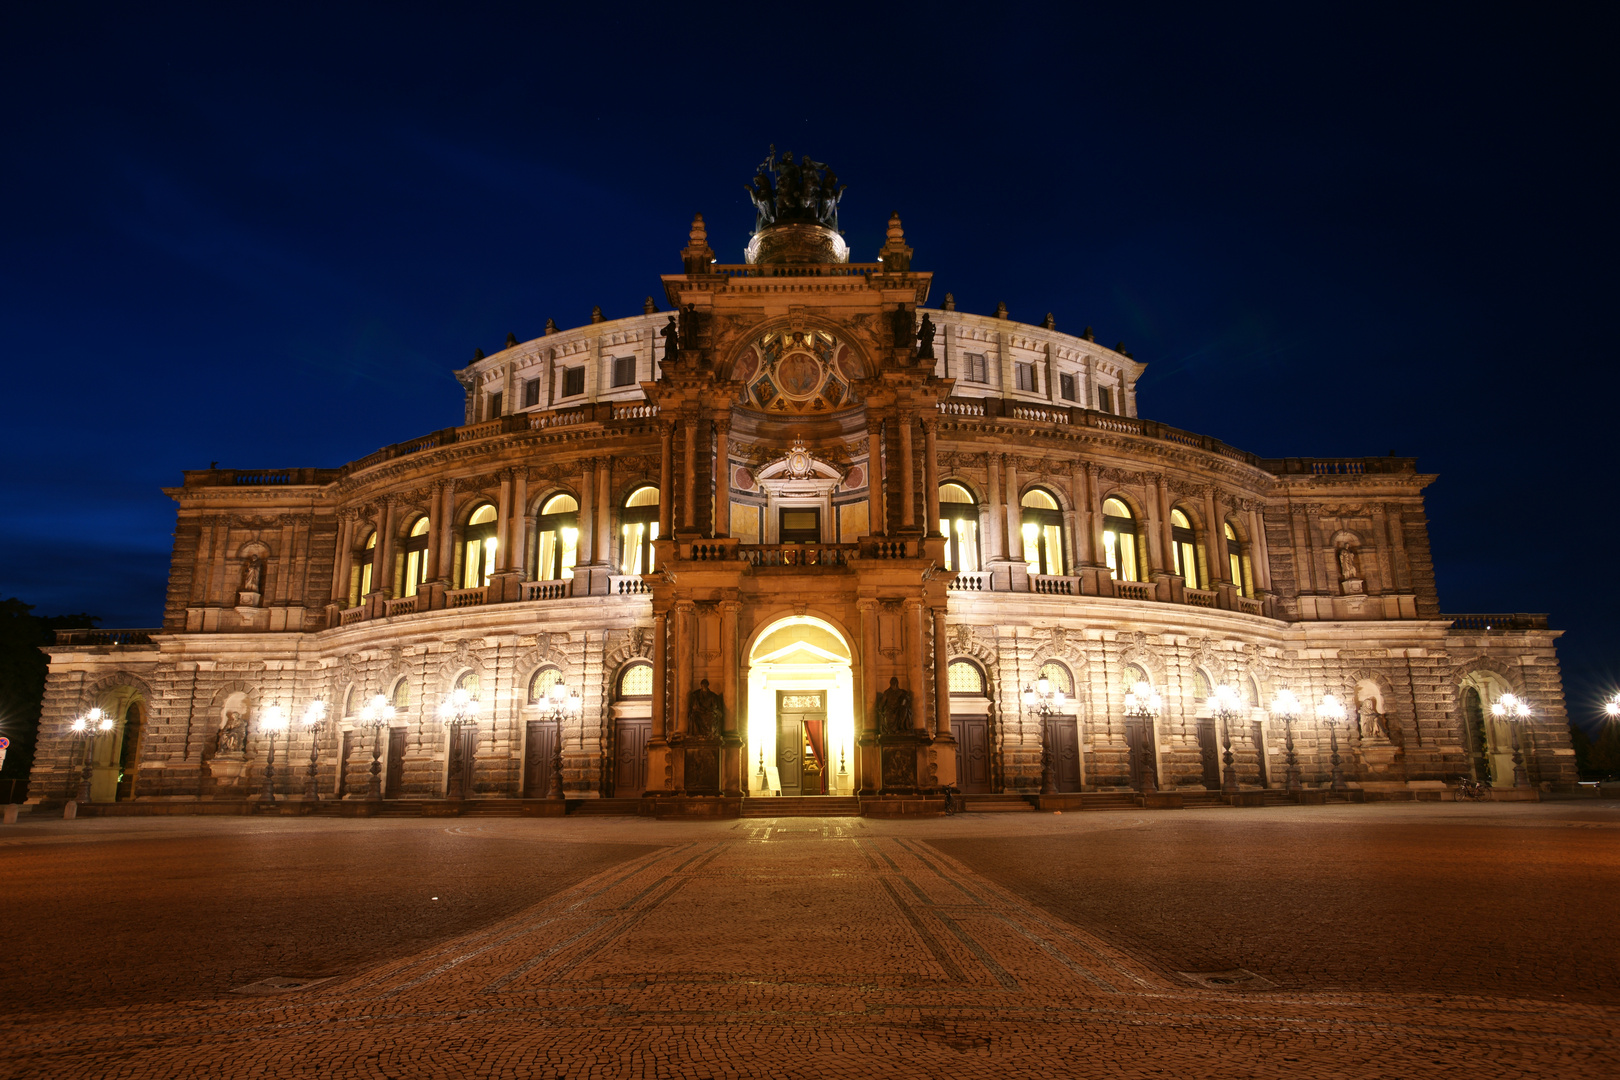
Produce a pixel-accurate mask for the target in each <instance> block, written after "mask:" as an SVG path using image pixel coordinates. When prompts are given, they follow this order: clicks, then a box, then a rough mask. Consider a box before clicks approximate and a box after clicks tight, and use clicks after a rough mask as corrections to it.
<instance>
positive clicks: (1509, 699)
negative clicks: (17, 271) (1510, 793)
mask: <svg viewBox="0 0 1620 1080" xmlns="http://www.w3.org/2000/svg"><path fill="white" fill-rule="evenodd" d="M1491 715H1492V716H1494V717H1496V718H1497V719H1498V720H1506V721H1507V722H1508V723H1510V724H1512V725H1513V786H1514V787H1516V788H1527V787H1529V786H1530V778H1529V777H1528V776H1527V775H1526V774H1525V771H1524V755H1523V754H1522V753H1520V752H1519V742H1520V737H1519V730H1520V727H1519V725H1521V724H1523V723H1524V722H1525V721H1526V720H1528V719H1530V715H1531V714H1530V705H1529V703H1528V702H1526V701H1525V700H1524V699H1523V698H1522V697H1519V696H1518V695H1517V694H1503V695H1502V696H1501V697H1499V698H1497V699H1496V700H1495V701H1493V702H1491Z"/></svg>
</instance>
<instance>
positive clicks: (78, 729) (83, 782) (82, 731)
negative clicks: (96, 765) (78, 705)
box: [68, 708, 113, 802]
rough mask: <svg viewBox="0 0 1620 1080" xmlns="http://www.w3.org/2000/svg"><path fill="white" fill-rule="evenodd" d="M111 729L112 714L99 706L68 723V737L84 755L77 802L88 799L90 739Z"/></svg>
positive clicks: (87, 800)
mask: <svg viewBox="0 0 1620 1080" xmlns="http://www.w3.org/2000/svg"><path fill="white" fill-rule="evenodd" d="M112 729H113V718H112V716H111V715H110V714H108V713H106V712H104V711H103V710H101V709H99V708H94V709H91V710H90V711H89V712H87V713H85V714H84V715H83V716H76V717H74V718H73V723H72V724H70V725H68V737H69V738H71V739H72V740H73V741H74V742H76V743H78V744H79V752H80V753H82V754H83V755H84V772H83V774H82V775H81V777H80V779H79V797H78V801H79V802H89V801H90V740H91V739H94V738H98V737H100V736H102V735H105V734H106V733H107V732H109V731H111V730H112ZM72 760H73V759H72V758H71V757H70V758H69V759H68V761H69V765H70V767H71V763H72Z"/></svg>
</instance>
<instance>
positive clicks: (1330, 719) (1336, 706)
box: [1316, 694, 1347, 724]
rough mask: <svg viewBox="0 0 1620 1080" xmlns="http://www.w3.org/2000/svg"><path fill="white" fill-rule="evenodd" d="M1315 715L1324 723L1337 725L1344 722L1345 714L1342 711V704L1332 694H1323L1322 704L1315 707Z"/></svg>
mask: <svg viewBox="0 0 1620 1080" xmlns="http://www.w3.org/2000/svg"><path fill="white" fill-rule="evenodd" d="M1316 715H1317V716H1319V717H1321V718H1322V720H1323V721H1324V722H1325V723H1329V724H1338V723H1342V722H1343V721H1344V718H1345V716H1346V715H1347V714H1346V713H1345V711H1344V704H1343V703H1342V702H1340V701H1339V699H1338V698H1336V697H1334V696H1333V695H1332V694H1323V695H1322V703H1321V704H1320V705H1318V706H1317V707H1316Z"/></svg>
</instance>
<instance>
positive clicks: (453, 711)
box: [439, 686, 562, 799]
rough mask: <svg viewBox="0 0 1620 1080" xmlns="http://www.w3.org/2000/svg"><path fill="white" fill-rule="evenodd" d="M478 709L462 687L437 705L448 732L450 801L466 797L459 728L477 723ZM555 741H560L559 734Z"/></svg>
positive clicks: (470, 695) (473, 698)
mask: <svg viewBox="0 0 1620 1080" xmlns="http://www.w3.org/2000/svg"><path fill="white" fill-rule="evenodd" d="M480 708H481V706H480V705H479V702H478V699H477V698H476V697H474V696H473V695H472V693H470V692H469V691H468V690H467V688H466V687H464V686H463V687H457V688H456V690H455V692H454V693H452V694H451V695H450V696H449V697H447V698H445V699H444V700H443V701H442V702H440V703H439V722H440V723H442V724H443V725H444V726H445V727H446V728H448V729H449V731H450V762H449V765H450V778H449V781H450V782H449V784H448V785H447V788H448V790H447V791H446V792H445V794H446V796H447V797H449V798H452V799H465V798H466V797H467V790H466V784H465V783H463V780H462V775H461V773H462V769H463V768H465V766H464V765H463V764H462V761H461V728H462V727H463V725H466V724H476V723H478V710H479V709H480ZM557 741H558V742H561V741H562V738H561V735H560V733H559V736H558V740H557ZM475 752H476V751H475Z"/></svg>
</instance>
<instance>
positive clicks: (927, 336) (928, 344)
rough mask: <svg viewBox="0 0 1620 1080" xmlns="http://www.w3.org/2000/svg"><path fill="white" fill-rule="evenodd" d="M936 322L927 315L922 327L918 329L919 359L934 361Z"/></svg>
mask: <svg viewBox="0 0 1620 1080" xmlns="http://www.w3.org/2000/svg"><path fill="white" fill-rule="evenodd" d="M936 332H937V331H936V330H935V329H934V320H933V319H930V318H929V317H928V316H927V315H924V316H923V317H922V326H920V327H919V328H918V329H917V359H919V360H932V359H933V358H934V334H935V333H936Z"/></svg>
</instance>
